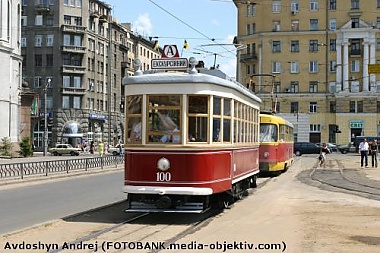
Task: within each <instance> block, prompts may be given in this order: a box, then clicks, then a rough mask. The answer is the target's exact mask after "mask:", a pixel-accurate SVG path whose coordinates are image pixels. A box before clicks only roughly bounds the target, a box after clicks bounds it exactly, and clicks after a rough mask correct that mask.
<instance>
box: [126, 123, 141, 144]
mask: <svg viewBox="0 0 380 253" xmlns="http://www.w3.org/2000/svg"><path fill="white" fill-rule="evenodd" d="M127 122H128V123H127V126H128V139H127V142H128V143H141V118H140V117H131V118H129V119H127Z"/></svg>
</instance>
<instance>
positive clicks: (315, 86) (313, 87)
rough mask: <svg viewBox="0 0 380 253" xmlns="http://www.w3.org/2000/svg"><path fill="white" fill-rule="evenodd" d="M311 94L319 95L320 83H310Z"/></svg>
mask: <svg viewBox="0 0 380 253" xmlns="http://www.w3.org/2000/svg"><path fill="white" fill-rule="evenodd" d="M309 92H310V93H317V92H318V82H316V81H311V82H309Z"/></svg>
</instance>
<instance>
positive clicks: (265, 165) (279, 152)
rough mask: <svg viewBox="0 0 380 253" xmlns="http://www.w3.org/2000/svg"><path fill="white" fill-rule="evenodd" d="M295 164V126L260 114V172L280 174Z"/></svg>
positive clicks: (268, 115) (267, 114) (277, 117)
mask: <svg viewBox="0 0 380 253" xmlns="http://www.w3.org/2000/svg"><path fill="white" fill-rule="evenodd" d="M293 162H294V132H293V124H291V123H290V122H289V121H287V120H285V119H284V118H282V117H279V116H276V115H272V114H270V113H261V114H260V172H262V173H272V174H279V173H281V172H283V171H286V170H287V169H288V168H289V166H290V165H292V163H293Z"/></svg>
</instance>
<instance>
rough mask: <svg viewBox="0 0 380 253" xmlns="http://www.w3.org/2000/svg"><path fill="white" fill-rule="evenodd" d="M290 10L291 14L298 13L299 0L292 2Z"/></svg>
mask: <svg viewBox="0 0 380 253" xmlns="http://www.w3.org/2000/svg"><path fill="white" fill-rule="evenodd" d="M290 9H291V11H292V13H293V14H296V13H298V12H299V11H300V4H299V0H292V3H291V6H290Z"/></svg>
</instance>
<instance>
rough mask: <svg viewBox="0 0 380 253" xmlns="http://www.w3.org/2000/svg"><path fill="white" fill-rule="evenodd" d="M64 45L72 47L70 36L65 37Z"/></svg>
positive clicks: (65, 35)
mask: <svg viewBox="0 0 380 253" xmlns="http://www.w3.org/2000/svg"><path fill="white" fill-rule="evenodd" d="M63 45H64V46H70V45H71V39H70V35H69V34H64V35H63Z"/></svg>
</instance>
